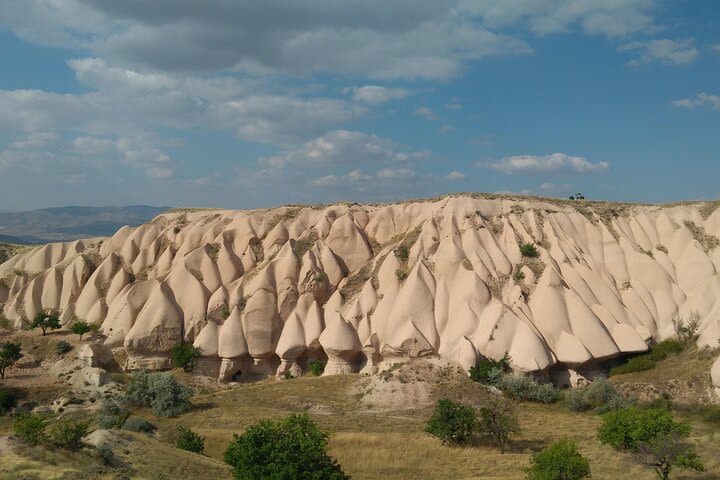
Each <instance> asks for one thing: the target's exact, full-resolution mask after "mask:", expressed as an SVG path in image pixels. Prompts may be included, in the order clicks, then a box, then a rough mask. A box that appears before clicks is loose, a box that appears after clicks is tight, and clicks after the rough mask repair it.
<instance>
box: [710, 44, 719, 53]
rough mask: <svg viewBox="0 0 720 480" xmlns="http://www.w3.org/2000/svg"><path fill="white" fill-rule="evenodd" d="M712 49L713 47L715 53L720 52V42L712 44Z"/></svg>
mask: <svg viewBox="0 0 720 480" xmlns="http://www.w3.org/2000/svg"><path fill="white" fill-rule="evenodd" d="M710 49H712V51H714V52H715V53H720V43H716V44H715V45H712V46H711V47H710Z"/></svg>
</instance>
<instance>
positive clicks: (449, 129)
mask: <svg viewBox="0 0 720 480" xmlns="http://www.w3.org/2000/svg"><path fill="white" fill-rule="evenodd" d="M454 131H455V127H453V126H452V125H448V124H445V125H443V126H442V127H440V128H439V129H438V132H440V133H442V134H443V135H445V134H448V133H450V132H454Z"/></svg>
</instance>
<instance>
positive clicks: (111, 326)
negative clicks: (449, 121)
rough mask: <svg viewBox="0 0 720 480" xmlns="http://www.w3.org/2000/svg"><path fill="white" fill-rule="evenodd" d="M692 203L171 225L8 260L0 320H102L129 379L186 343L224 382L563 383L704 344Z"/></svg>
mask: <svg viewBox="0 0 720 480" xmlns="http://www.w3.org/2000/svg"><path fill="white" fill-rule="evenodd" d="M702 207H703V205H702V204H684V205H678V206H640V205H624V204H600V203H592V202H587V203H586V202H567V201H551V200H547V201H546V200H534V199H511V198H493V199H491V198H483V197H482V196H475V195H464V196H455V197H446V198H441V199H436V200H428V201H416V202H405V203H399V204H394V205H358V204H353V205H347V204H343V205H333V206H327V207H295V206H293V207H280V208H276V209H266V210H256V211H242V212H238V211H223V210H217V211H181V212H170V213H166V214H163V215H160V216H158V217H157V218H156V219H154V220H153V221H152V222H150V223H147V224H145V225H142V226H140V227H138V228H135V229H133V228H130V227H123V228H122V229H120V230H118V232H117V233H115V234H114V235H113V236H112V237H110V238H107V239H104V240H103V239H90V240H79V241H76V242H69V243H57V244H49V245H44V246H41V247H37V248H35V249H33V250H31V251H29V252H27V253H24V254H22V255H18V256H15V257H13V258H11V259H10V260H8V261H7V262H6V263H4V264H2V265H0V306H2V313H3V315H4V316H6V317H7V318H8V319H10V320H11V321H12V322H13V323H14V325H15V327H17V328H21V327H23V326H24V325H26V322H27V321H28V320H29V319H31V318H32V317H33V316H34V315H36V314H37V313H38V312H40V311H42V310H46V309H55V310H58V311H60V313H61V320H62V322H63V323H69V322H71V321H74V320H75V319H81V320H85V321H89V322H93V323H97V324H100V325H101V331H102V333H103V334H104V335H106V336H107V340H106V342H105V343H106V345H107V346H109V347H113V348H119V347H122V348H124V349H125V350H126V352H127V358H128V360H127V364H126V365H124V367H125V368H127V369H135V368H150V369H160V368H167V367H169V366H170V361H169V356H170V351H171V349H172V347H173V345H175V344H176V343H177V342H180V341H185V342H189V343H192V344H194V345H195V346H197V347H199V348H200V349H201V350H202V355H203V358H202V359H201V361H200V366H199V370H200V371H201V373H205V374H212V375H217V376H218V377H219V378H221V379H222V380H228V381H229V380H233V379H235V380H237V379H239V378H251V377H253V376H257V375H285V374H288V373H289V374H291V375H297V374H299V373H300V371H301V370H303V369H306V368H307V366H308V364H309V362H311V361H313V360H322V361H327V366H326V369H325V374H328V375H329V374H333V373H343V372H351V371H352V372H357V371H362V372H363V373H374V372H376V371H377V370H378V368H379V366H381V365H387V364H390V363H391V362H392V361H393V359H397V358H399V357H414V356H427V355H439V356H441V357H443V358H445V359H446V360H448V361H453V362H457V363H459V364H460V365H462V366H463V368H465V369H468V368H469V367H470V366H472V365H474V364H475V363H476V362H477V361H478V360H479V359H480V358H483V357H491V358H500V357H502V356H503V355H504V354H505V353H509V354H510V356H511V357H512V363H513V367H514V368H515V369H516V370H519V371H528V372H529V371H549V372H550V373H551V375H554V376H555V377H557V378H558V379H559V380H558V381H563V382H565V383H569V384H577V383H578V382H582V381H583V380H582V379H583V378H586V377H587V375H590V374H589V373H587V372H588V371H589V370H588V369H589V368H593V365H596V364H597V363H598V362H600V361H602V360H604V359H609V358H612V357H615V356H618V355H621V354H626V353H632V352H638V351H643V350H646V349H647V344H648V342H649V341H651V340H661V339H664V338H667V337H669V336H671V335H673V334H674V331H673V325H672V319H673V318H675V317H677V316H678V315H679V316H687V315H688V314H689V313H690V312H695V311H697V312H698V313H699V314H700V317H701V318H702V322H701V325H700V329H699V332H698V333H699V341H698V343H699V344H700V345H701V346H702V345H709V346H713V347H714V346H716V345H717V339H718V338H719V337H720V300H718V299H720V274H719V273H718V270H719V269H720V247H718V244H719V242H718V240H717V237H720V210H715V211H714V212H710V214H707V208H705V209H704V211H705V212H706V214H705V217H703V215H702V214H701V211H703V209H702ZM524 243H534V244H535V245H536V247H537V249H538V251H539V257H538V258H524V257H523V256H522V255H521V253H520V245H522V244H524ZM400 246H402V248H399V247H400ZM94 355H95V353H92V355H91V354H90V353H88V358H93V356H94ZM88 361H90V362H92V360H88ZM718 369H720V366H718V364H717V363H716V364H715V367H714V370H713V381H714V382H715V383H716V384H718V383H719V382H720V378H719V377H720V373H719V372H718ZM92 381H93V382H94V381H95V380H94V379H93V380H92Z"/></svg>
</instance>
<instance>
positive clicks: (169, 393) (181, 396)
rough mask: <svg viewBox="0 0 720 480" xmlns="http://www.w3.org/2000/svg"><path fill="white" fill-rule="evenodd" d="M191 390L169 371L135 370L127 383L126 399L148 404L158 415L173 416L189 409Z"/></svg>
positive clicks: (139, 403)
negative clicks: (147, 371) (150, 371)
mask: <svg viewBox="0 0 720 480" xmlns="http://www.w3.org/2000/svg"><path fill="white" fill-rule="evenodd" d="M191 396H192V392H191V391H190V389H189V388H188V387H186V386H185V385H183V384H182V383H180V382H178V381H177V380H176V379H175V377H173V376H172V374H170V373H151V374H148V373H146V372H135V374H134V375H133V378H132V379H131V380H130V383H129V384H128V389H127V393H126V399H127V400H128V402H130V403H132V404H134V405H138V406H149V407H151V408H152V411H153V413H154V414H155V415H157V416H159V417H174V416H176V415H179V414H181V413H183V412H186V411H188V410H190V406H191V404H190V397H191Z"/></svg>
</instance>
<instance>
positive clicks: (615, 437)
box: [598, 407, 690, 452]
mask: <svg viewBox="0 0 720 480" xmlns="http://www.w3.org/2000/svg"><path fill="white" fill-rule="evenodd" d="M672 432H677V433H678V434H680V435H682V436H687V435H688V434H689V433H690V425H689V424H687V423H685V422H676V421H675V420H673V417H672V413H670V412H669V411H667V410H663V409H656V408H649V409H640V408H636V407H628V408H623V409H621V410H617V411H615V412H609V413H606V414H605V415H603V420H602V424H601V425H600V427H598V439H599V440H600V443H603V444H607V445H610V446H611V447H613V448H615V449H616V450H630V451H633V452H634V451H637V448H638V444H639V443H643V442H644V443H647V442H649V441H650V440H652V439H654V438H655V437H657V436H658V435H663V434H669V433H672Z"/></svg>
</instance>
